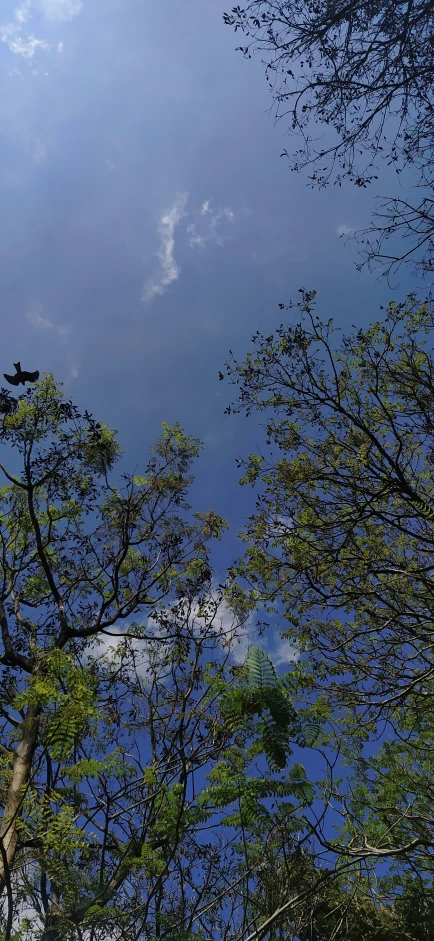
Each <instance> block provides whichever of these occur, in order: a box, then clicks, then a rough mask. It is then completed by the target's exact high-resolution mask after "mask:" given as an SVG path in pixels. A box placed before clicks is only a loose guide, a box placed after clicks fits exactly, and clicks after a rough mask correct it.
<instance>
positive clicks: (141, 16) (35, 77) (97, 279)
mask: <svg viewBox="0 0 434 941" xmlns="http://www.w3.org/2000/svg"><path fill="white" fill-rule="evenodd" d="M229 6H230V4H225V2H224V0H207V2H206V3H204V2H203V0H188V2H187V3H186V2H185V0H165V2H162V0H159V2H151V0H147V2H144V0H82V2H80V0H21V2H20V0H15V2H11V0H6V2H5V0H3V3H2V12H1V20H0V38H1V40H2V42H1V43H0V74H1V84H2V94H1V96H0V111H1V138H0V200H1V207H2V226H1V230H0V292H1V312H2V319H3V330H2V340H3V343H2V361H1V364H0V365H1V367H2V368H1V371H2V372H3V369H6V371H7V370H8V369H9V370H10V369H11V364H12V362H13V361H15V360H17V359H20V360H21V362H22V364H23V366H24V367H25V368H29V369H34V368H39V369H40V370H41V371H52V372H54V374H55V376H56V378H58V379H60V380H62V381H63V382H64V384H65V391H66V393H67V395H70V396H72V397H73V398H74V400H75V401H76V402H77V404H78V405H79V406H81V407H83V408H88V409H89V410H90V411H92V412H93V413H94V415H95V416H96V417H97V418H98V419H99V420H102V421H105V422H107V423H108V424H110V425H111V426H114V427H115V428H117V429H118V431H119V439H120V442H121V444H122V445H123V447H124V449H125V455H126V460H127V462H128V464H129V465H130V466H133V467H136V466H138V467H139V466H140V465H143V463H144V462H145V460H146V457H147V454H148V451H149V447H150V445H151V443H152V441H153V440H155V438H156V437H157V435H158V433H159V428H160V424H161V421H168V422H173V421H176V420H178V421H180V422H181V423H182V425H183V426H184V427H185V429H186V430H187V431H188V432H189V433H191V434H193V435H197V436H199V437H200V438H201V439H203V441H204V443H205V448H204V453H203V456H202V458H201V460H200V462H199V463H198V466H197V484H196V486H195V490H194V502H195V507H196V508H201V509H203V508H209V507H213V508H214V509H215V510H216V511H217V512H219V513H221V514H222V515H225V516H226V517H228V519H229V521H230V523H231V526H232V528H233V531H236V529H237V528H239V527H240V525H241V524H242V520H243V518H245V517H246V516H247V515H248V512H249V510H251V508H252V493H251V492H248V493H247V492H245V491H240V488H239V486H238V483H237V480H238V474H237V470H236V467H235V462H234V458H235V457H236V456H237V455H238V454H240V453H246V452H247V451H248V450H253V449H254V447H255V444H256V443H259V442H260V441H261V439H262V433H261V431H260V429H258V428H257V426H255V424H254V422H245V420H244V418H240V419H236V418H233V417H227V416H225V415H224V414H223V413H224V408H225V406H226V405H227V404H228V402H229V401H230V398H231V390H230V388H229V387H228V386H227V385H225V384H224V383H220V384H219V382H218V370H219V369H220V368H221V367H222V365H223V363H224V361H225V358H226V356H227V352H228V349H229V348H231V349H232V350H233V351H234V352H235V354H236V355H238V356H243V354H244V353H245V352H246V351H247V349H248V346H249V341H250V337H251V335H252V334H253V333H254V332H255V331H256V330H257V329H259V330H265V331H267V332H268V333H269V332H270V331H271V330H272V329H273V328H274V327H275V326H277V325H278V323H279V322H280V320H281V314H280V312H279V310H278V303H279V302H280V301H282V302H285V303H286V302H288V301H289V300H290V299H291V298H296V296H297V290H298V288H299V287H303V286H304V287H306V288H315V289H316V290H317V292H318V312H319V313H320V314H321V315H324V316H327V317H329V316H334V317H336V320H337V321H338V323H340V324H341V325H343V326H347V327H349V326H350V325H351V324H363V323H367V322H368V321H369V320H371V319H374V318H375V317H376V316H377V315H378V308H379V305H380V304H382V303H384V302H385V301H386V300H387V299H388V298H389V297H390V294H391V292H390V290H389V289H388V288H387V285H386V284H385V283H384V281H383V282H380V283H379V282H378V281H377V280H376V279H375V277H374V276H373V275H372V274H369V273H368V272H363V273H362V274H359V273H357V272H356V270H355V266H354V261H355V258H356V256H355V248H354V246H352V245H351V244H346V245H345V243H344V241H343V240H342V239H339V236H338V232H339V231H340V230H341V227H347V228H350V229H352V228H355V229H357V228H359V227H360V226H363V224H365V223H366V222H367V221H368V219H369V215H370V211H371V208H372V197H373V196H374V195H375V192H378V193H381V194H389V193H392V192H395V191H396V183H395V177H394V176H393V174H392V172H391V171H390V173H389V174H387V172H384V174H383V177H382V178H381V179H380V180H379V181H378V185H377V189H376V190H373V191H372V194H371V193H369V192H367V191H360V190H357V189H356V188H351V187H347V188H342V189H337V188H332V189H329V190H327V191H323V192H318V191H312V190H310V189H308V188H307V187H306V179H305V178H303V177H302V176H296V175H294V174H292V173H291V172H290V171H289V169H288V165H287V163H286V162H285V160H284V159H281V158H280V153H281V151H282V149H283V147H288V146H289V144H290V141H288V139H287V137H284V130H285V128H284V125H283V124H279V125H278V126H274V124H273V120H272V118H271V116H270V114H269V109H270V105H271V98H270V96H269V90H268V88H267V85H266V82H265V78H264V73H263V67H262V65H261V62H260V60H259V59H256V60H253V61H250V62H246V61H244V60H243V58H242V57H241V55H240V54H239V53H236V52H235V47H236V45H237V44H238V36H235V34H234V33H233V32H232V31H231V30H230V29H229V28H228V27H225V26H224V25H223V22H222V14H223V12H224V11H225V10H226V9H227V8H228V7H229ZM412 286H414V285H412V284H411V282H410V281H409V280H408V278H407V279H406V278H404V277H403V278H401V294H402V293H405V292H406V291H407V290H408V288H409V287H412ZM233 552H234V541H233V540H228V541H226V543H225V544H224V548H223V550H222V552H221V553H220V555H219V557H218V564H219V565H220V566H221V567H222V568H224V565H225V564H226V557H227V561H228V562H229V561H230V560H231V558H232V556H233ZM225 553H226V555H225Z"/></svg>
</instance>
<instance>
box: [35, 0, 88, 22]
mask: <svg viewBox="0 0 434 941" xmlns="http://www.w3.org/2000/svg"><path fill="white" fill-rule="evenodd" d="M82 6H83V4H82V0H39V7H40V9H41V10H42V12H43V13H44V14H45V16H46V17H47V19H50V20H72V19H73V17H74V16H77V15H78V14H79V13H80V10H81V8H82Z"/></svg>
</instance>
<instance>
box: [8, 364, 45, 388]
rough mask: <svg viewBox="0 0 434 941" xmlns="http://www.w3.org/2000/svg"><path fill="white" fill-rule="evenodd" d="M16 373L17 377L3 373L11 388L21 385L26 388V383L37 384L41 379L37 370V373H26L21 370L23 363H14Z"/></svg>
mask: <svg viewBox="0 0 434 941" xmlns="http://www.w3.org/2000/svg"><path fill="white" fill-rule="evenodd" d="M14 366H15V369H16V373H15V376H7V375H6V373H3V375H4V377H5V379H6V382H9V383H10V385H11V386H19V385H20V383H21V384H22V385H23V386H25V384H26V382H36V380H37V379H39V370H38V369H36V370H35V372H26V370H25V369H21V363H14Z"/></svg>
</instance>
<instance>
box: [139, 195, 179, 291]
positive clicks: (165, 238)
mask: <svg viewBox="0 0 434 941" xmlns="http://www.w3.org/2000/svg"><path fill="white" fill-rule="evenodd" d="M186 205H187V194H186V193H178V195H177V197H176V199H175V202H174V203H173V205H172V206H171V207H170V209H167V210H165V212H163V214H162V216H161V218H160V224H159V232H160V240H161V241H160V249H159V251H158V252H157V258H158V259H159V262H160V264H159V267H158V270H157V271H156V273H155V274H154V275H153V277H152V278H148V280H147V281H146V282H145V284H144V286H143V293H142V302H143V303H144V304H146V303H149V301H151V300H152V298H153V297H155V295H156V294H164V292H165V290H166V288H167V287H169V285H170V284H172V282H173V281H176V279H177V278H178V277H179V274H180V271H181V269H180V267H179V265H178V263H177V262H176V260H175V229H176V226H177V225H179V223H180V221H181V219H182V218H183V217H184V216H185V207H186Z"/></svg>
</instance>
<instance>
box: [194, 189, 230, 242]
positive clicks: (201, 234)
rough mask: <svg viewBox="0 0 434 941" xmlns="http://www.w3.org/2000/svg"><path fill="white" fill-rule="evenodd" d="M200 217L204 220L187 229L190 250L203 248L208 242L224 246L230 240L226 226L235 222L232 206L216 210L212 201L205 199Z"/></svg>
mask: <svg viewBox="0 0 434 941" xmlns="http://www.w3.org/2000/svg"><path fill="white" fill-rule="evenodd" d="M200 216H202V217H203V218H202V219H199V220H197V221H195V222H192V223H191V224H190V225H189V226H188V227H187V232H188V235H189V244H190V248H203V247H204V246H205V245H206V244H207V242H214V243H216V244H217V245H223V244H224V243H225V242H226V240H227V239H228V238H229V236H228V234H227V230H226V231H225V229H224V224H225V223H233V222H234V220H235V216H234V213H233V211H232V209H231V208H230V206H226V207H225V208H224V209H218V210H214V209H212V207H211V200H210V199H205V200H204V202H203V203H202V206H201V208H200Z"/></svg>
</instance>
